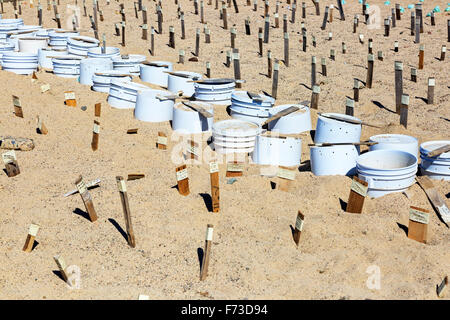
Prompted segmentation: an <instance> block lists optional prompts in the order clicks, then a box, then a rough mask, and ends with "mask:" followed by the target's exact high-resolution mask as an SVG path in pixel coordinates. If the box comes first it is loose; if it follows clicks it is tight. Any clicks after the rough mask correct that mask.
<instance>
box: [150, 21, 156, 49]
mask: <svg viewBox="0 0 450 320" xmlns="http://www.w3.org/2000/svg"><path fill="white" fill-rule="evenodd" d="M150 54H151V55H152V56H154V55H155V28H153V26H152V28H151V29H150Z"/></svg>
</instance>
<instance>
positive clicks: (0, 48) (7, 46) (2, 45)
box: [0, 42, 14, 65]
mask: <svg viewBox="0 0 450 320" xmlns="http://www.w3.org/2000/svg"><path fill="white" fill-rule="evenodd" d="M8 51H9V52H12V51H14V44H11V43H9V42H0V65H1V58H2V56H3V53H5V52H8Z"/></svg>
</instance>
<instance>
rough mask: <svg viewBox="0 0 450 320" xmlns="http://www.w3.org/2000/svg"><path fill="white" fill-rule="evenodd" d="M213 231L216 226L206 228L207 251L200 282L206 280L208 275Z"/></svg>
mask: <svg viewBox="0 0 450 320" xmlns="http://www.w3.org/2000/svg"><path fill="white" fill-rule="evenodd" d="M213 230H214V226H213V225H212V224H208V226H207V228H206V240H205V250H204V251H203V260H202V267H201V269H200V281H203V280H205V279H206V276H207V275H208V266H209V259H210V255H211V242H212V238H213Z"/></svg>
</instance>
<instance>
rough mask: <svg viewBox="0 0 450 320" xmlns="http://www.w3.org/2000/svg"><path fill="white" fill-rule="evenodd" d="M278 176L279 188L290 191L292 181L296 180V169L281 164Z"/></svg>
mask: <svg viewBox="0 0 450 320" xmlns="http://www.w3.org/2000/svg"><path fill="white" fill-rule="evenodd" d="M277 177H278V182H277V189H278V190H281V191H285V192H289V191H290V189H291V186H292V181H293V180H295V169H294V170H292V169H291V168H289V167H284V166H279V167H278V172H277Z"/></svg>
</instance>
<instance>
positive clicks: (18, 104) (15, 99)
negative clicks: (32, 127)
mask: <svg viewBox="0 0 450 320" xmlns="http://www.w3.org/2000/svg"><path fill="white" fill-rule="evenodd" d="M12 99H13V105H14V114H15V115H16V117H19V118H23V111H22V104H21V102H20V99H19V97H17V96H14V95H13V96H12Z"/></svg>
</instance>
